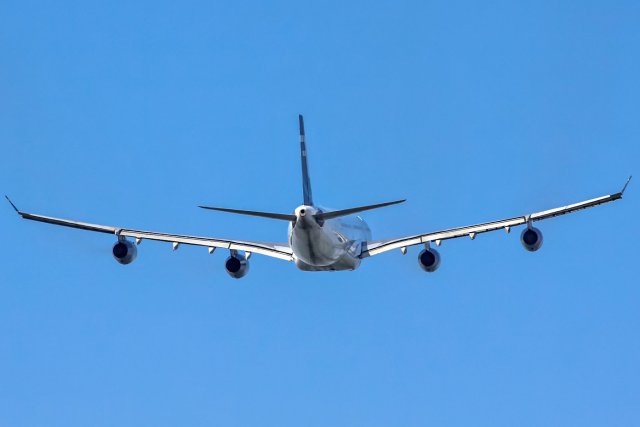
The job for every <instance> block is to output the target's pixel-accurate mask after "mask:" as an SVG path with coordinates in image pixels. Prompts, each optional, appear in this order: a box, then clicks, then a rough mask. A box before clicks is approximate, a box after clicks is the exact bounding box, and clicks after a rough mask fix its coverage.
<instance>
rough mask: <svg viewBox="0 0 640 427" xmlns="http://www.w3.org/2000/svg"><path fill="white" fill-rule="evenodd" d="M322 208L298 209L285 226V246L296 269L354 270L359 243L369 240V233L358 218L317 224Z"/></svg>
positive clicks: (359, 250) (337, 219)
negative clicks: (318, 214) (288, 248)
mask: <svg viewBox="0 0 640 427" xmlns="http://www.w3.org/2000/svg"><path fill="white" fill-rule="evenodd" d="M321 211H322V209H320V208H318V207H315V206H305V205H302V206H299V207H298V208H297V209H296V210H295V216H296V221H295V222H294V223H291V224H289V245H290V246H291V250H292V251H293V256H294V259H295V262H296V266H297V267H298V268H299V269H300V270H305V271H323V270H324V271H336V270H355V269H356V268H358V266H359V265H360V258H359V256H360V252H361V247H362V242H364V241H367V240H370V239H371V230H369V227H368V226H367V223H366V222H364V220H363V219H362V218H360V217H359V216H344V217H339V218H333V219H327V220H324V221H317V220H316V218H315V217H314V215H315V214H316V213H318V212H321Z"/></svg>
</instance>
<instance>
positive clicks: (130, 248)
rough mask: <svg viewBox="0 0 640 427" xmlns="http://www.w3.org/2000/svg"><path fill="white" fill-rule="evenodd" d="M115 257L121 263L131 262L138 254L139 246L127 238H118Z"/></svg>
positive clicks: (114, 252)
mask: <svg viewBox="0 0 640 427" xmlns="http://www.w3.org/2000/svg"><path fill="white" fill-rule="evenodd" d="M111 252H112V253H113V257H114V258H115V259H116V261H118V262H119V263H120V264H125V265H126V264H131V263H132V262H133V260H135V259H136V256H138V248H137V247H136V245H135V244H133V243H131V242H130V241H128V240H126V239H122V240H118V243H116V244H115V245H113V250H112V251H111Z"/></svg>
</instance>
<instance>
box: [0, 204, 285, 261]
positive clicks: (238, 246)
mask: <svg viewBox="0 0 640 427" xmlns="http://www.w3.org/2000/svg"><path fill="white" fill-rule="evenodd" d="M5 197H6V196H5ZM7 200H9V198H8V197H7ZM9 203H11V206H13V208H14V209H15V211H16V212H17V213H18V214H19V215H20V216H21V217H22V218H24V219H28V220H32V221H39V222H46V223H48V224H54V225H61V226H64V227H71V228H79V229H81V230H88V231H96V232H99V233H106V234H113V235H115V236H118V237H130V238H132V239H135V240H136V243H140V242H141V241H142V240H158V241H161V242H168V243H172V244H174V248H175V247H177V245H179V244H183V245H194V246H204V247H207V248H208V249H209V252H213V250H214V249H216V248H220V249H229V250H237V251H243V252H249V253H253V254H260V255H266V256H270V257H273V258H279V259H283V260H285V261H293V252H292V251H291V248H290V247H289V246H288V245H287V244H285V243H269V242H251V241H244V240H227V239H218V238H213V237H197V236H184V235H180V234H168V233H158V232H155V231H141V230H133V229H129V228H122V227H113V226H109V225H99V224H90V223H86V222H79V221H72V220H68V219H62V218H54V217H50V216H44V215H36V214H31V213H27V212H22V211H20V210H19V209H18V208H16V206H15V205H14V204H13V203H12V202H11V200H9Z"/></svg>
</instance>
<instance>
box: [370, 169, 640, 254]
mask: <svg viewBox="0 0 640 427" xmlns="http://www.w3.org/2000/svg"><path fill="white" fill-rule="evenodd" d="M629 181H631V177H629V179H628V180H627V183H626V184H625V186H624V187H623V188H622V190H621V191H620V192H618V193H614V194H609V195H606V196H602V197H596V198H595V199H590V200H585V201H584V202H579V203H574V204H572V205H567V206H562V207H559V208H555V209H549V210H546V211H541V212H535V213H532V214H529V215H522V216H516V217H513V218H507V219H502V220H498V221H491V222H485V223H482V224H475V225H468V226H465V227H458V228H451V229H448V230H441V231H434V232H431V233H425V234H417V235H414V236H408V237H401V238H398V239H387V240H379V241H372V242H366V244H365V245H363V248H362V252H361V254H360V258H366V257H370V256H374V255H378V254H381V253H383V252H387V251H391V250H394V249H401V250H402V251H403V252H404V251H405V250H406V248H407V247H408V246H414V245H420V244H426V243H431V242H434V243H435V244H436V245H438V246H439V245H440V242H442V241H443V240H447V239H456V238H458V237H469V238H471V240H473V239H475V237H476V235H478V234H481V233H487V232H489V231H495V230H501V229H504V230H506V232H507V233H508V232H509V231H510V230H511V228H512V227H515V226H518V225H524V224H527V223H529V222H533V221H541V220H543V219H548V218H553V217H556V216H559V215H565V214H568V213H572V212H576V211H579V210H582V209H587V208H591V207H593V206H598V205H601V204H603V203H608V202H613V201H615V200H618V199H621V198H622V195H623V194H624V191H625V190H626V188H627V185H629Z"/></svg>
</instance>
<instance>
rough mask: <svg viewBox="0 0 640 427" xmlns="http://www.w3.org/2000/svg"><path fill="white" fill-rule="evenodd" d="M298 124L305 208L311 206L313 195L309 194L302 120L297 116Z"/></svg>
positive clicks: (309, 185) (309, 187)
mask: <svg viewBox="0 0 640 427" xmlns="http://www.w3.org/2000/svg"><path fill="white" fill-rule="evenodd" d="M298 120H299V122H300V158H301V160H302V197H303V202H304V204H305V205H307V206H313V195H312V194H311V180H310V179H309V167H308V166H307V145H306V143H305V139H304V118H303V117H302V114H299V115H298Z"/></svg>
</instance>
